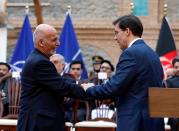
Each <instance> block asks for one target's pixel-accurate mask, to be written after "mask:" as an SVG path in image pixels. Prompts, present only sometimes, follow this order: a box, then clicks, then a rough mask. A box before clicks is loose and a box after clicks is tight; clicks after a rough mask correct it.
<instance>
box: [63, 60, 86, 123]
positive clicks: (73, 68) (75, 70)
mask: <svg viewBox="0 0 179 131" xmlns="http://www.w3.org/2000/svg"><path fill="white" fill-rule="evenodd" d="M82 71H83V63H82V62H81V61H77V60H75V61H72V62H71V64H70V66H69V75H71V76H72V77H71V78H74V80H75V82H76V84H81V83H83V79H82V78H81V74H82ZM75 104H76V105H75ZM74 106H77V108H78V109H77V121H83V120H85V119H86V104H85V102H84V101H82V100H75V99H72V98H67V99H66V101H65V111H66V112H65V117H66V121H71V122H74V120H73V117H74V116H73V115H74V114H73V109H74Z"/></svg>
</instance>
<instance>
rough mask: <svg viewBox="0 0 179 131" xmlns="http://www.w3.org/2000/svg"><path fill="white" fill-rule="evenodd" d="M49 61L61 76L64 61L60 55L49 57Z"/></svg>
mask: <svg viewBox="0 0 179 131" xmlns="http://www.w3.org/2000/svg"><path fill="white" fill-rule="evenodd" d="M50 61H51V62H52V63H53V64H54V65H55V68H56V69H57V72H58V73H59V74H60V75H62V74H63V71H64V68H65V59H64V57H63V56H62V55H60V54H54V55H52V56H50Z"/></svg>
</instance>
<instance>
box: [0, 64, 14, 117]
mask: <svg viewBox="0 0 179 131" xmlns="http://www.w3.org/2000/svg"><path fill="white" fill-rule="evenodd" d="M10 70H11V67H10V65H9V64H8V63H6V62H0V91H1V94H2V103H3V114H2V116H6V115H8V114H9V100H8V78H10V77H11V76H12V73H11V72H10Z"/></svg>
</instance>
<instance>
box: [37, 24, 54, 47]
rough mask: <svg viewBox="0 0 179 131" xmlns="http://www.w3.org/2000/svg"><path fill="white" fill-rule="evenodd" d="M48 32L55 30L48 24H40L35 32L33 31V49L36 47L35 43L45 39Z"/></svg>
mask: <svg viewBox="0 0 179 131" xmlns="http://www.w3.org/2000/svg"><path fill="white" fill-rule="evenodd" d="M50 31H55V32H56V29H55V28H54V27H52V26H51V25H48V24H40V25H38V26H37V27H36V29H35V31H34V43H35V47H36V46H37V43H38V41H39V40H40V39H44V38H45V37H47V35H48V32H50Z"/></svg>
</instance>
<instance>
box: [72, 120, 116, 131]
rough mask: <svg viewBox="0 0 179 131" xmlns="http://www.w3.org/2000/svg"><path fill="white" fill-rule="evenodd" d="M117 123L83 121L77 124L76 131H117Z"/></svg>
mask: <svg viewBox="0 0 179 131" xmlns="http://www.w3.org/2000/svg"><path fill="white" fill-rule="evenodd" d="M116 127H117V125H116V123H114V122H107V121H83V122H78V123H76V124H75V131H115V130H116Z"/></svg>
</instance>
